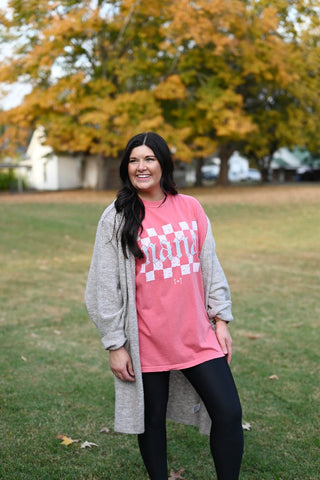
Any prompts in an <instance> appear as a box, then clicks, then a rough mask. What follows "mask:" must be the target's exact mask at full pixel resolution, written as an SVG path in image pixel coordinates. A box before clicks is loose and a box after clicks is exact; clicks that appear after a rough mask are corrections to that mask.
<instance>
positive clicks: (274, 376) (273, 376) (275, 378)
mask: <svg viewBox="0 0 320 480" xmlns="http://www.w3.org/2000/svg"><path fill="white" fill-rule="evenodd" d="M269 380H279V377H278V375H270V377H269Z"/></svg>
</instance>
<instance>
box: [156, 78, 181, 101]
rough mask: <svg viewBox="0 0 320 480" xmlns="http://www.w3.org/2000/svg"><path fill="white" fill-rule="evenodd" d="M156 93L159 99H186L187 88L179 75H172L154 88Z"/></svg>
mask: <svg viewBox="0 0 320 480" xmlns="http://www.w3.org/2000/svg"><path fill="white" fill-rule="evenodd" d="M153 92H154V95H155V97H156V98H157V99H159V100H184V99H185V98H186V94H187V90H186V87H185V85H184V84H183V83H182V81H181V79H180V77H179V76H178V75H171V76H170V77H168V78H166V79H165V80H164V81H163V82H161V83H159V84H158V85H157V86H156V88H155V89H154V91H153Z"/></svg>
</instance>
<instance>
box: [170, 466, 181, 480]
mask: <svg viewBox="0 0 320 480" xmlns="http://www.w3.org/2000/svg"><path fill="white" fill-rule="evenodd" d="M183 472H184V468H180V470H179V471H178V472H174V471H173V470H172V469H171V470H170V477H169V480H174V479H176V478H180V479H182V480H183V479H184V477H182V476H181V474H182V473H183Z"/></svg>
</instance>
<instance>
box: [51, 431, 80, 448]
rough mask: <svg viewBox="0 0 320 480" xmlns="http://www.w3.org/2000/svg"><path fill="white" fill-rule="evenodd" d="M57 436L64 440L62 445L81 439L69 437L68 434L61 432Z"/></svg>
mask: <svg viewBox="0 0 320 480" xmlns="http://www.w3.org/2000/svg"><path fill="white" fill-rule="evenodd" d="M56 438H58V440H62V442H61V443H60V445H66V446H68V445H71V444H72V443H78V442H80V440H79V439H73V438H71V437H68V436H67V435H60V434H58V435H57V436H56Z"/></svg>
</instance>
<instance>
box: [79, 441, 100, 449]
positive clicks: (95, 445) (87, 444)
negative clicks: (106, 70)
mask: <svg viewBox="0 0 320 480" xmlns="http://www.w3.org/2000/svg"><path fill="white" fill-rule="evenodd" d="M91 447H99V445H97V444H96V443H93V442H88V441H87V440H86V441H85V442H83V443H82V444H81V448H91Z"/></svg>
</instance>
